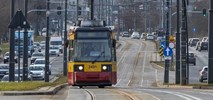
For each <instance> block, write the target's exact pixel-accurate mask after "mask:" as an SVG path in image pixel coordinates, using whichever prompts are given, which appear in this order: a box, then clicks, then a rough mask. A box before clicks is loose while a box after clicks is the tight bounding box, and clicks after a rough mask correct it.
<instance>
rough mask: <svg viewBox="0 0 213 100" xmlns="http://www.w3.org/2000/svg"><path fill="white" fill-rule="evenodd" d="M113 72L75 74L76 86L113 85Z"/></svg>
mask: <svg viewBox="0 0 213 100" xmlns="http://www.w3.org/2000/svg"><path fill="white" fill-rule="evenodd" d="M111 75H112V73H111V72H75V75H74V76H75V78H74V79H75V84H76V85H108V86H110V85H111V84H112V82H111V81H112V76H111Z"/></svg>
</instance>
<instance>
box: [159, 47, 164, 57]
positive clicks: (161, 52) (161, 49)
mask: <svg viewBox="0 0 213 100" xmlns="http://www.w3.org/2000/svg"><path fill="white" fill-rule="evenodd" d="M159 54H160V56H163V48H162V47H160V48H159Z"/></svg>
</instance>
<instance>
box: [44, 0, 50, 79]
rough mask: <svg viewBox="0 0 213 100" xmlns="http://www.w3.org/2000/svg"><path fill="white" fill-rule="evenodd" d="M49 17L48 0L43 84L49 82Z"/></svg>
mask: <svg viewBox="0 0 213 100" xmlns="http://www.w3.org/2000/svg"><path fill="white" fill-rule="evenodd" d="M49 15H50V0H47V12H46V24H47V30H46V32H47V33H46V45H45V79H44V81H45V82H49V40H50V37H49Z"/></svg>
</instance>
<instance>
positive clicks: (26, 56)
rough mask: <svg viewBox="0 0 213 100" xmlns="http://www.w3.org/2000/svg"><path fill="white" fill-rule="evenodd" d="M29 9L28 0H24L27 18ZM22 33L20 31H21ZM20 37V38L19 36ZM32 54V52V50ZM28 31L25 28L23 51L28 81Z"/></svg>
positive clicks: (24, 67)
mask: <svg viewBox="0 0 213 100" xmlns="http://www.w3.org/2000/svg"><path fill="white" fill-rule="evenodd" d="M27 10H28V0H25V2H24V13H25V18H26V19H27ZM19 34H20V33H19ZM19 39H20V38H19ZM30 53H31V54H32V52H31V51H30ZM28 56H29V55H28V32H27V29H26V28H25V29H24V52H23V76H22V77H23V81H26V80H27V78H28Z"/></svg>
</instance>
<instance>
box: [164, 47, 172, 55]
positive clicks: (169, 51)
mask: <svg viewBox="0 0 213 100" xmlns="http://www.w3.org/2000/svg"><path fill="white" fill-rule="evenodd" d="M172 53H173V51H172V48H170V47H166V48H164V49H163V54H164V56H171V55H172Z"/></svg>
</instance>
